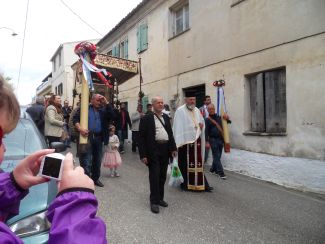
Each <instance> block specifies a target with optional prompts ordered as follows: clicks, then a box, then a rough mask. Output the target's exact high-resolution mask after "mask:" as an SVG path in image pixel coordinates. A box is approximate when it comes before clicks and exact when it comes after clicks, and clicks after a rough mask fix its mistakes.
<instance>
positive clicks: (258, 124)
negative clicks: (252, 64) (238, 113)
mask: <svg viewBox="0 0 325 244" xmlns="http://www.w3.org/2000/svg"><path fill="white" fill-rule="evenodd" d="M250 105H251V130H252V131H254V132H264V131H265V118H264V91H263V73H260V74H258V75H255V76H252V77H251V78H250Z"/></svg>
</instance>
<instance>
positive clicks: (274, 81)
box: [265, 70, 287, 133]
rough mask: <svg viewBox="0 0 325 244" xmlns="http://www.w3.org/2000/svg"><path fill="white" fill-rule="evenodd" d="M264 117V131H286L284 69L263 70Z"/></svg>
mask: <svg viewBox="0 0 325 244" xmlns="http://www.w3.org/2000/svg"><path fill="white" fill-rule="evenodd" d="M265 118H266V132H270V133H272V132H273V133H274V132H286V127H287V105H286V80H285V70H274V71H269V72H265Z"/></svg>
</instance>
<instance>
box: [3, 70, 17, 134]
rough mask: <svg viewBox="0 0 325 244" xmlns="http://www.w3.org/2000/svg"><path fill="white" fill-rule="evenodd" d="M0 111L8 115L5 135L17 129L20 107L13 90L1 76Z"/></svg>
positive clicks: (4, 129)
mask: <svg viewBox="0 0 325 244" xmlns="http://www.w3.org/2000/svg"><path fill="white" fill-rule="evenodd" d="M0 111H1V113H4V112H5V113H6V114H7V116H6V117H7V120H8V123H6V124H7V125H8V128H2V129H3V131H4V132H5V133H9V132H11V131H12V130H13V129H15V127H16V125H17V123H18V120H19V117H20V107H19V103H18V101H17V98H16V96H15V94H14V93H13V90H12V88H11V87H10V85H9V84H8V83H7V81H6V80H5V79H4V78H3V77H2V75H0Z"/></svg>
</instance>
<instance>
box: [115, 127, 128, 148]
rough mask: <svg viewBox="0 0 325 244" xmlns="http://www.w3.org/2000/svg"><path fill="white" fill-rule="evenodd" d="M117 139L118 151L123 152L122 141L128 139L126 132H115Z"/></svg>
mask: <svg viewBox="0 0 325 244" xmlns="http://www.w3.org/2000/svg"><path fill="white" fill-rule="evenodd" d="M117 136H118V139H119V140H120V147H119V151H124V140H125V139H127V138H128V131H127V130H118V131H117Z"/></svg>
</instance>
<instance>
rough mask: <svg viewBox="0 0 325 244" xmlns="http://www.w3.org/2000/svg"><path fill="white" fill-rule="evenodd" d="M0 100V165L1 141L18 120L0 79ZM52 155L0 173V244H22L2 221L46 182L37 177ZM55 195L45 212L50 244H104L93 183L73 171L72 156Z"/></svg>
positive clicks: (78, 169) (41, 153)
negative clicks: (45, 160)
mask: <svg viewBox="0 0 325 244" xmlns="http://www.w3.org/2000/svg"><path fill="white" fill-rule="evenodd" d="M0 97H1V100H0V111H1V113H0V164H1V162H2V161H3V158H4V153H5V151H6V147H5V144H4V142H3V137H4V136H5V134H8V133H9V132H11V131H12V130H13V129H14V128H15V127H16V125H17V123H18V120H19V116H20V108H19V104H18V101H17V99H16V97H15V95H14V94H13V92H12V90H11V89H10V88H9V86H8V84H7V83H6V82H5V81H4V79H3V78H2V77H1V76H0ZM53 152H54V150H52V149H45V150H41V151H38V152H35V153H33V154H31V155H29V156H28V157H26V158H25V159H23V160H22V161H21V162H20V163H19V164H18V165H17V166H16V168H15V169H14V170H13V171H12V172H11V173H5V172H3V171H1V169H0V193H1V194H0V239H1V243H23V242H22V240H21V239H19V238H18V237H17V236H16V235H15V234H14V233H13V232H12V231H11V230H10V228H9V227H8V226H7V225H6V224H5V221H6V220H7V219H8V218H9V217H12V216H14V215H16V214H18V213H19V205H20V201H21V200H22V199H23V198H24V197H25V196H26V195H27V194H28V189H29V188H30V187H32V186H34V185H37V184H41V183H44V182H46V181H47V179H46V178H44V177H40V176H38V175H37V174H38V172H39V170H40V163H41V161H42V158H43V157H44V156H45V155H47V154H50V153H53ZM58 192H59V193H58V195H57V197H56V199H55V200H54V201H53V202H52V204H51V205H50V206H49V209H48V212H47V218H48V220H49V221H50V222H51V228H50V233H49V243H107V240H106V226H105V223H104V222H103V220H102V219H100V218H98V217H97V216H96V212H97V207H98V202H97V199H96V197H95V195H94V183H93V181H92V180H91V179H90V178H89V177H88V176H87V175H85V174H84V170H83V169H82V168H81V167H76V168H74V166H73V157H72V154H71V153H68V154H67V155H66V157H65V159H64V162H63V171H62V178H61V181H59V183H58ZM93 233H96V234H95V235H94V234H93Z"/></svg>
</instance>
